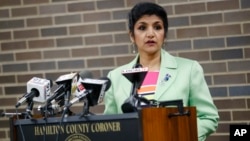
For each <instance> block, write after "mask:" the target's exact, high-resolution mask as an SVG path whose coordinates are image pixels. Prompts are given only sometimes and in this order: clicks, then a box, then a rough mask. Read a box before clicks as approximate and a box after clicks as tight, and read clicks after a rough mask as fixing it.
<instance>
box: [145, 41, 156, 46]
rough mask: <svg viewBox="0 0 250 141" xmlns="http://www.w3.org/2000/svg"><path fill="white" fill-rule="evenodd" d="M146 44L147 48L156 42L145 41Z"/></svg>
mask: <svg viewBox="0 0 250 141" xmlns="http://www.w3.org/2000/svg"><path fill="white" fill-rule="evenodd" d="M146 44H147V45H149V46H152V45H155V44H156V42H155V41H147V42H146Z"/></svg>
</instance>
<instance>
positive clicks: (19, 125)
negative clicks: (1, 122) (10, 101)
mask: <svg viewBox="0 0 250 141" xmlns="http://www.w3.org/2000/svg"><path fill="white" fill-rule="evenodd" d="M16 116H17V121H18V123H17V124H18V127H19V128H20V132H21V136H22V139H23V141H25V136H24V134H23V129H22V126H21V123H20V119H19V115H18V112H17V108H16Z"/></svg>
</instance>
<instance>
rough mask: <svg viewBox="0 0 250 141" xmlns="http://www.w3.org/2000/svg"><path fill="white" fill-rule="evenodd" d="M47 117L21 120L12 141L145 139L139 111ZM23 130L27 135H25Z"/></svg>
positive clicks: (123, 140) (114, 140)
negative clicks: (142, 134) (141, 130)
mask: <svg viewBox="0 0 250 141" xmlns="http://www.w3.org/2000/svg"><path fill="white" fill-rule="evenodd" d="M60 120H61V118H59V117H53V118H48V119H47V121H46V120H44V119H32V120H31V119H20V120H16V121H15V122H14V128H15V130H16V131H17V134H16V137H13V138H12V141H23V136H24V139H25V140H26V141H46V140H47V141H56V140H57V138H58V141H101V140H103V141H108V140H113V141H128V140H131V141H142V136H141V134H138V131H140V128H141V125H140V122H139V121H140V120H139V117H138V114H137V113H129V114H120V115H93V116H86V117H81V118H80V117H79V116H70V117H66V118H64V120H63V122H62V123H61V124H60ZM22 132H23V135H22Z"/></svg>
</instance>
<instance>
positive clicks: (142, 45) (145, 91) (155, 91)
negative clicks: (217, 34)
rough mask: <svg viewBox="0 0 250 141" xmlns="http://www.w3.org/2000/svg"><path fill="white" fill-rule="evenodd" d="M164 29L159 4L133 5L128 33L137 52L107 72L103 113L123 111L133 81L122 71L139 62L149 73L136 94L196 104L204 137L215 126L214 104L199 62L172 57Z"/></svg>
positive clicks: (165, 23) (165, 26)
mask: <svg viewBox="0 0 250 141" xmlns="http://www.w3.org/2000/svg"><path fill="white" fill-rule="evenodd" d="M167 32H168V20H167V13H166V12H165V10H164V9H163V8H162V7H160V6H159V5H157V4H154V3H149V2H143V3H138V4H137V5H135V6H134V7H133V8H132V10H131V11H130V13H129V35H130V39H131V42H132V44H133V45H134V46H136V48H137V50H138V54H137V56H136V57H135V59H134V60H133V61H131V62H130V63H128V64H126V65H123V66H120V67H118V68H116V69H114V70H112V71H110V72H109V74H108V77H109V78H110V80H111V82H112V86H111V87H110V89H109V90H108V91H107V92H106V94H105V111H104V114H119V113H123V111H122V109H121V106H122V105H123V103H124V101H125V100H126V99H127V98H128V97H129V96H130V87H131V86H132V83H131V82H130V81H129V80H128V79H127V78H126V77H124V76H123V75H122V73H121V72H122V71H123V70H126V69H131V68H133V67H134V66H135V64H140V65H142V67H143V68H144V67H145V68H148V73H147V75H146V77H145V79H144V81H143V83H142V85H141V87H140V89H138V91H137V94H138V95H140V96H141V97H143V98H146V99H147V100H156V101H169V100H176V99H182V100H183V105H184V106H195V107H196V110H197V125H198V138H199V140H200V141H202V140H205V138H206V137H207V136H208V135H210V134H211V133H213V132H215V130H216V128H217V126H218V118H219V116H218V111H217V108H216V106H215V105H214V103H213V100H212V98H211V95H210V92H209V89H208V86H207V84H206V81H205V79H204V74H203V69H202V67H201V66H200V65H199V63H198V62H197V61H194V60H190V59H185V58H180V57H174V56H172V55H170V54H169V53H168V52H166V51H165V50H163V49H162V47H163V46H164V40H165V38H166V35H167Z"/></svg>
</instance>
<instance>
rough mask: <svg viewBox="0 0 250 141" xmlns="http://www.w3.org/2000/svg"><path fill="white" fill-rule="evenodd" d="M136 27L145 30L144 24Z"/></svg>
mask: <svg viewBox="0 0 250 141" xmlns="http://www.w3.org/2000/svg"><path fill="white" fill-rule="evenodd" d="M138 29H139V30H145V29H146V27H145V26H139V27H138Z"/></svg>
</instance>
